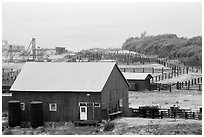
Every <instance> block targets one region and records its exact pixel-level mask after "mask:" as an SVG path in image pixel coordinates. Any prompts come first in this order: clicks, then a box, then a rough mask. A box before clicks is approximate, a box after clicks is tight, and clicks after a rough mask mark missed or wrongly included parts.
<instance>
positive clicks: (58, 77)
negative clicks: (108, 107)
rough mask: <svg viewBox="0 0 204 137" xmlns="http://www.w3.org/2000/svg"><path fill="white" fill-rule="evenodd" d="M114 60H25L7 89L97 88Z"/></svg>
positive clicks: (61, 89)
mask: <svg viewBox="0 0 204 137" xmlns="http://www.w3.org/2000/svg"><path fill="white" fill-rule="evenodd" d="M114 66H115V62H114V63H113V62H106V63H104V62H100V63H97V62H88V63H87V62H81V63H65V62H61V63H59V62H52V63H51V62H28V63H26V64H25V66H24V67H23V69H22V70H21V72H20V74H19V75H18V77H17V79H16V80H15V82H14V84H13V85H12V87H11V90H13V91H14V90H15V91H90V92H101V91H102V89H103V87H104V85H105V83H106V81H107V80H108V77H109V75H110V74H111V71H112V69H113V68H114Z"/></svg>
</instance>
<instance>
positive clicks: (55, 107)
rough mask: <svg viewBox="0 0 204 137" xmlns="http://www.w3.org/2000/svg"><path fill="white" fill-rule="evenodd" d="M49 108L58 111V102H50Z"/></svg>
mask: <svg viewBox="0 0 204 137" xmlns="http://www.w3.org/2000/svg"><path fill="white" fill-rule="evenodd" d="M52 105H54V109H53V108H52ZM49 110H50V111H52V112H55V111H57V103H50V104H49Z"/></svg>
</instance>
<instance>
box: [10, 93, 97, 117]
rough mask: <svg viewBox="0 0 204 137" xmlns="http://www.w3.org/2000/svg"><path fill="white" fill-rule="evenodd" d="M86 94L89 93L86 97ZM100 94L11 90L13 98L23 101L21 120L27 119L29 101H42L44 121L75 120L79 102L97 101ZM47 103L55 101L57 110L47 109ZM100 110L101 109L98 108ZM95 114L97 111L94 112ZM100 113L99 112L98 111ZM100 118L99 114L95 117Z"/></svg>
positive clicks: (77, 115) (77, 114)
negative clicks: (23, 109)
mask: <svg viewBox="0 0 204 137" xmlns="http://www.w3.org/2000/svg"><path fill="white" fill-rule="evenodd" d="M87 94H90V96H89V97H88V96H87ZM100 94H101V93H96V92H95V93H93V92H85V93H83V92H80V93H79V92H29V91H27V92H23V91H22V92H20V91H16V92H15V91H13V99H17V100H20V102H23V103H25V111H24V112H23V113H22V118H23V120H26V121H27V120H29V116H30V114H29V113H30V102H31V101H36V100H39V101H42V102H43V117H44V121H75V120H79V102H99V103H100ZM49 103H57V111H56V112H50V111H49ZM98 111H101V110H98ZM95 113H96V114H97V113H99V112H95ZM99 114H100V113H99ZM96 118H97V120H100V116H97V117H96Z"/></svg>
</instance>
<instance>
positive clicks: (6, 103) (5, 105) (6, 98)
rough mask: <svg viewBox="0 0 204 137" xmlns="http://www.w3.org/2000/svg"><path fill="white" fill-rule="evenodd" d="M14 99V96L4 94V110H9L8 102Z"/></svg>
mask: <svg viewBox="0 0 204 137" xmlns="http://www.w3.org/2000/svg"><path fill="white" fill-rule="evenodd" d="M11 99H12V96H5V95H4V94H2V112H8V102H9V101H10V100H11Z"/></svg>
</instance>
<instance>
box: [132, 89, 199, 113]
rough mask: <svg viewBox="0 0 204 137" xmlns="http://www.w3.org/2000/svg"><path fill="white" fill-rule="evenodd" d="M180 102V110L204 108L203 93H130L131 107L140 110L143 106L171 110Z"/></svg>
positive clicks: (179, 91)
mask: <svg viewBox="0 0 204 137" xmlns="http://www.w3.org/2000/svg"><path fill="white" fill-rule="evenodd" d="M176 102H178V105H179V106H180V108H190V109H192V110H196V109H199V107H200V106H202V91H198V90H177V89H173V90H172V92H169V91H164V90H161V91H160V92H159V91H140V92H133V91H129V107H132V108H138V107H139V106H143V105H152V104H159V106H160V107H161V108H169V107H170V106H173V105H174V104H176Z"/></svg>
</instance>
